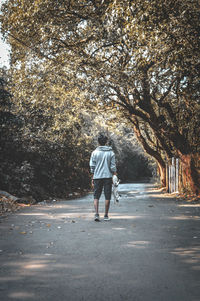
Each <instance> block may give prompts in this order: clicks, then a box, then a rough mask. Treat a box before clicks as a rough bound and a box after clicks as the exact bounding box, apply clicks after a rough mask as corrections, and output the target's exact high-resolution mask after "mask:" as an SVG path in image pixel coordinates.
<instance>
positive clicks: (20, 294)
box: [8, 291, 35, 300]
mask: <svg viewBox="0 0 200 301" xmlns="http://www.w3.org/2000/svg"><path fill="white" fill-rule="evenodd" d="M8 297H10V298H13V300H14V299H18V300H19V299H20V300H23V299H27V298H28V299H33V298H35V294H34V293H30V292H26V291H16V292H13V293H11V294H9V295H8Z"/></svg>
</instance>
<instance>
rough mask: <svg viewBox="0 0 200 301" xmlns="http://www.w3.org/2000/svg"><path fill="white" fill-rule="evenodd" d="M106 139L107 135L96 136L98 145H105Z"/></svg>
mask: <svg viewBox="0 0 200 301" xmlns="http://www.w3.org/2000/svg"><path fill="white" fill-rule="evenodd" d="M107 141H108V137H106V136H104V135H103V134H100V135H99V137H98V142H99V144H100V145H102V146H103V145H105V144H106V142H107Z"/></svg>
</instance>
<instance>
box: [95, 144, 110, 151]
mask: <svg viewBox="0 0 200 301" xmlns="http://www.w3.org/2000/svg"><path fill="white" fill-rule="evenodd" d="M97 150H99V151H104V152H107V151H111V150H112V147H111V146H107V145H103V146H98V147H97Z"/></svg>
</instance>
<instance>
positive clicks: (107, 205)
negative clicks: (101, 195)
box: [105, 200, 110, 215]
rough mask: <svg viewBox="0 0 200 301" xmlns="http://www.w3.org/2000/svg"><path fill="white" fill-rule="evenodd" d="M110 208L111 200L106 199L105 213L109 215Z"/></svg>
mask: <svg viewBox="0 0 200 301" xmlns="http://www.w3.org/2000/svg"><path fill="white" fill-rule="evenodd" d="M109 208H110V200H105V215H108V211H109Z"/></svg>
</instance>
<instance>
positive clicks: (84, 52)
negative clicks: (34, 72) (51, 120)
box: [2, 0, 200, 193]
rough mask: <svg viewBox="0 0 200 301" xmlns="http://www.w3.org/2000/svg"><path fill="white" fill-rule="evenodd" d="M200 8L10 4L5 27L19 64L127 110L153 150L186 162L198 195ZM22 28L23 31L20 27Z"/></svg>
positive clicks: (179, 4)
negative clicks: (34, 63) (46, 66)
mask: <svg viewBox="0 0 200 301" xmlns="http://www.w3.org/2000/svg"><path fill="white" fill-rule="evenodd" d="M199 12H200V10H199V4H198V1H197V0H194V1H189V0H184V1H179V0H178V1H176V2H174V1H172V0H170V1H161V0H153V1H151V2H149V1H141V0H136V1H56V2H55V1H51V0H46V1H33V2H31V3H30V2H29V3H28V4H27V3H24V2H22V3H20V4H19V3H18V2H16V1H15V0H10V1H7V3H6V4H5V6H4V9H3V17H2V28H3V30H4V32H5V33H7V35H8V36H9V41H10V43H11V44H12V63H13V66H17V65H18V68H19V67H21V66H20V65H19V62H22V61H25V62H26V65H28V64H29V63H30V62H31V60H32V55H33V53H34V55H35V56H37V57H38V63H40V62H42V61H49V62H51V64H52V65H55V66H59V67H57V68H61V67H62V71H63V72H64V74H67V75H70V77H71V80H70V82H71V83H78V85H77V88H79V90H80V91H83V90H84V89H87V90H88V91H89V92H90V97H89V99H88V98H87V102H88V103H89V104H96V101H95V100H96V99H98V100H99V99H101V100H102V103H101V105H102V104H103V103H104V104H105V105H106V107H107V108H108V107H109V106H112V107H113V108H114V109H115V108H116V109H117V108H120V110H121V111H122V113H123V114H124V117H125V118H127V120H129V121H130V123H131V124H133V126H134V128H135V130H136V133H137V136H138V138H139V139H140V141H141V143H142V144H143V146H144V148H145V149H146V151H147V152H148V153H149V154H151V155H152V156H153V157H154V158H155V159H156V160H157V161H158V162H159V166H160V170H161V174H162V175H163V178H162V182H163V185H165V178H164V175H165V164H164V162H165V161H166V160H169V159H170V158H171V157H172V156H179V157H180V159H181V161H182V164H183V165H184V172H183V182H184V183H186V182H187V183H188V187H187V189H188V190H191V191H193V192H194V193H199V171H198V162H199V145H200V143H199V135H198V133H197V130H196V129H197V128H199V102H198V97H199V95H198V92H197V91H198V89H197V88H199V39H198V34H199V21H198V20H199V14H200V13H199ZM16 24H17V25H16Z"/></svg>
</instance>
